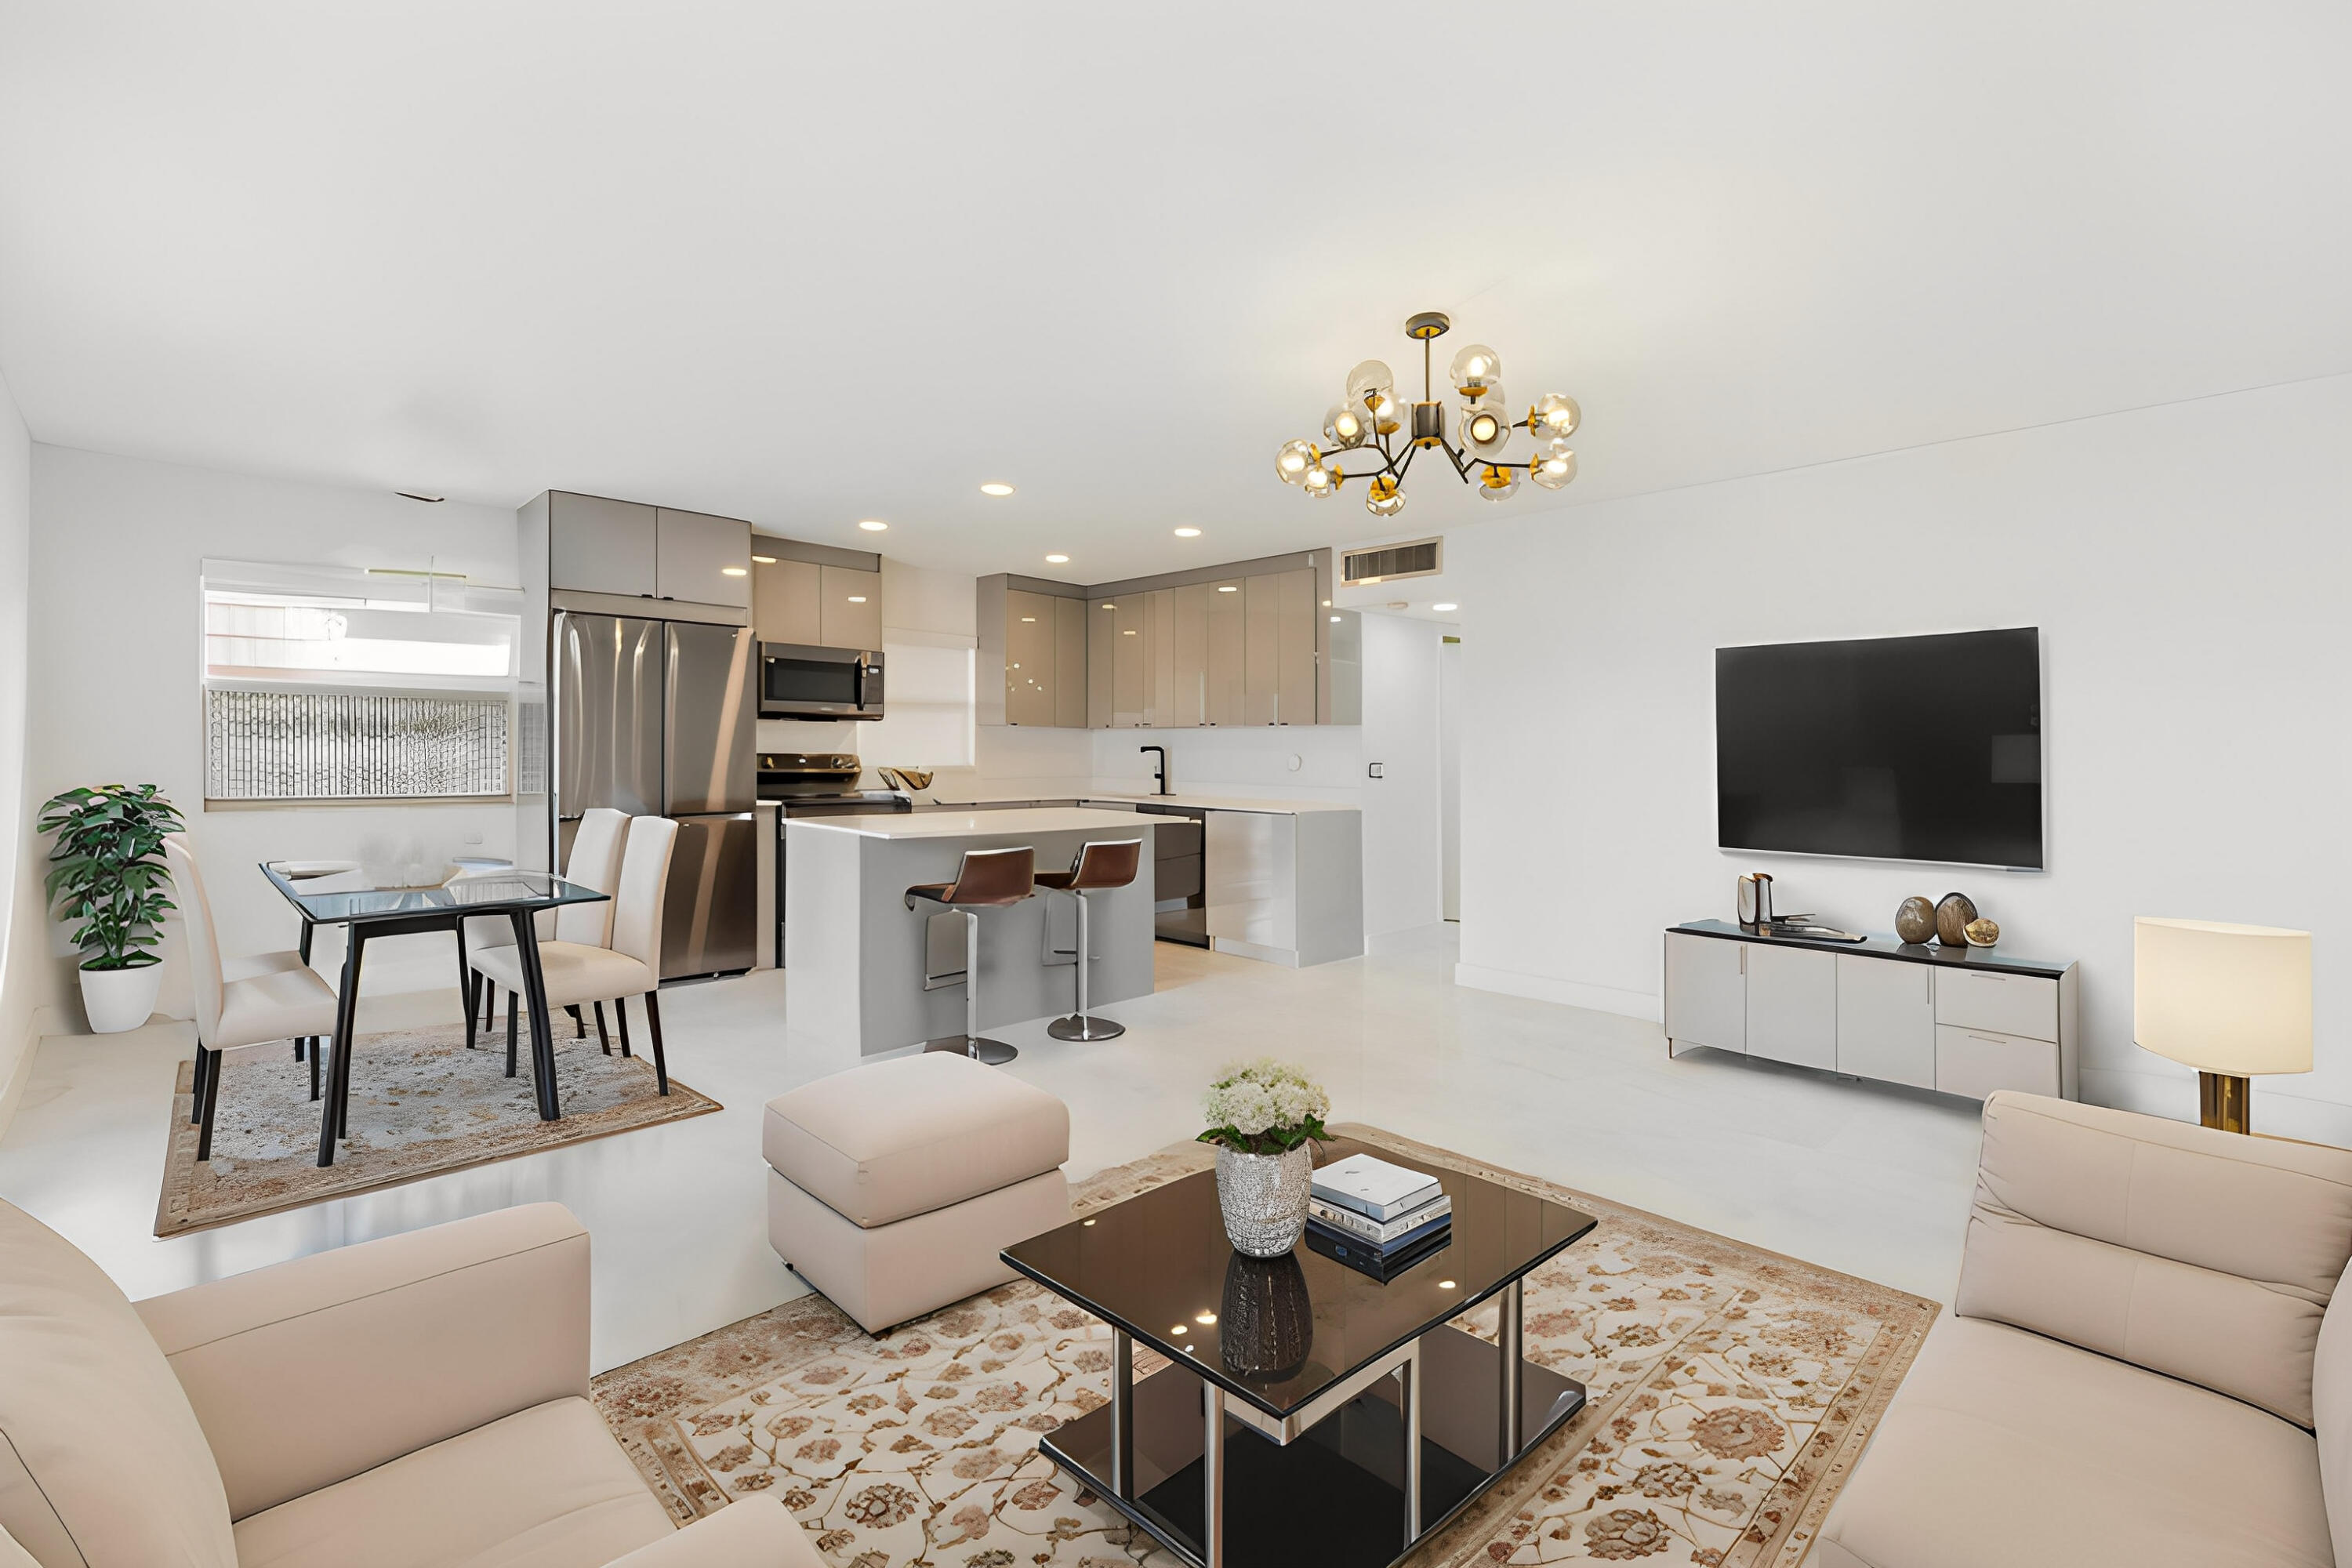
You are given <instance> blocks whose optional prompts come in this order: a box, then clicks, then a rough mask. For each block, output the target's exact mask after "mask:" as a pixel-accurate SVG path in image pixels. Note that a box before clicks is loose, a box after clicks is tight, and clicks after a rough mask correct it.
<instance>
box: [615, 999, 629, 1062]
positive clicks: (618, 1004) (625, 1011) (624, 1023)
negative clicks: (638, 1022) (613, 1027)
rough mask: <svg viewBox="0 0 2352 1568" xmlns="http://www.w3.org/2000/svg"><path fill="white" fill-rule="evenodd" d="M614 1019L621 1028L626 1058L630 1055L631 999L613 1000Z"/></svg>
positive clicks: (622, 1045)
mask: <svg viewBox="0 0 2352 1568" xmlns="http://www.w3.org/2000/svg"><path fill="white" fill-rule="evenodd" d="M613 1017H614V1021H615V1022H617V1023H618V1024H619V1025H620V1026H621V1054H622V1055H623V1056H627V1055H628V1054H629V999H628V998H627V997H626V996H615V997H614V998H613Z"/></svg>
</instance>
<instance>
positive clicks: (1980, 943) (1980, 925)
mask: <svg viewBox="0 0 2352 1568" xmlns="http://www.w3.org/2000/svg"><path fill="white" fill-rule="evenodd" d="M1960 929H1961V931H1963V932H1964V933H1965V934H1966V935H1967V937H1968V939H1969V946H1970V947H1990V946H1991V945H1992V944H1993V943H1994V942H1999V941H2000V922H1998V921H1989V920H1986V919H1985V918H1984V917H1983V916H1981V915H1979V916H1978V917H1977V918H1976V919H1975V920H1972V921H1969V923H1968V924H1967V925H1965V926H1963V927H1961V928H1960Z"/></svg>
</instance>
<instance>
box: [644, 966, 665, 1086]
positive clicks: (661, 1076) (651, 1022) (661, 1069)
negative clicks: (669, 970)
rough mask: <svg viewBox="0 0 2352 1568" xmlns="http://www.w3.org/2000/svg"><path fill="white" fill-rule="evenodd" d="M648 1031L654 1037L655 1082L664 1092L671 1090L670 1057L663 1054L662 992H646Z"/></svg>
mask: <svg viewBox="0 0 2352 1568" xmlns="http://www.w3.org/2000/svg"><path fill="white" fill-rule="evenodd" d="M646 1032H647V1033H648V1034H650V1035H652V1036H653V1037H654V1082H656V1084H659V1085H660V1086H661V1091H662V1092H663V1093H664V1094H667V1093H668V1092H669V1058H667V1057H665V1056H663V1055H662V1037H661V994H660V993H659V992H657V991H648V992H646Z"/></svg>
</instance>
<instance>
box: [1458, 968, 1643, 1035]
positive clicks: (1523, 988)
mask: <svg viewBox="0 0 2352 1568" xmlns="http://www.w3.org/2000/svg"><path fill="white" fill-rule="evenodd" d="M1454 984H1456V985H1465V986H1467V987H1469V988H1470V989H1471V990H1473V991H1499V992H1501V993H1502V994H1504V995H1506V996H1525V997H1528V998H1530V999H1531V1000H1534V1001H1537V1002H1557V1003H1559V1005H1561V1006H1563V1007H1584V1008H1589V1009H1591V1011H1593V1012H1595V1013H1614V1014H1616V1015H1617V1016H1620V1017H1623V1018H1642V1019H1646V1020H1647V1021H1648V1022H1650V1023H1653V1024H1656V1023H1661V1022H1663V1021H1664V1018H1665V1009H1664V1003H1663V1002H1662V1001H1661V1000H1660V999H1659V998H1658V997H1656V996H1654V995H1653V994H1650V993H1649V992H1646V991H1621V990H1619V989H1618V988H1617V987H1616V986H1614V985H1593V984H1588V983H1587V982H1585V981H1581V980H1559V979H1555V978H1554V977H1552V976H1551V975H1549V974H1522V973H1518V972H1517V970H1512V969H1488V968H1486V967H1485V966H1484V965H1483V964H1476V963H1457V964H1455V965H1454Z"/></svg>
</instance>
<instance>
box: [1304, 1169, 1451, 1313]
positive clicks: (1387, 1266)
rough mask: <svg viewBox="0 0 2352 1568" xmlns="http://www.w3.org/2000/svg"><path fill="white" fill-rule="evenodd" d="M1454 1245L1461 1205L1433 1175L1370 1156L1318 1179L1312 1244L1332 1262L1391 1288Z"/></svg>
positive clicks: (1310, 1209)
mask: <svg viewBox="0 0 2352 1568" xmlns="http://www.w3.org/2000/svg"><path fill="white" fill-rule="evenodd" d="M1453 1239H1454V1200H1453V1199H1452V1198H1450V1197H1448V1196H1447V1195H1446V1194H1445V1193H1444V1191H1443V1190H1441V1189H1440V1188H1439V1186H1438V1184H1437V1178H1436V1177H1434V1176H1432V1175H1429V1174H1427V1173H1423V1172H1421V1171H1408V1170H1406V1169H1405V1168H1404V1167H1403V1166H1402V1165H1391V1164H1390V1163H1388V1162H1387V1161H1385V1160H1375V1159H1373V1158H1372V1157H1371V1156H1370V1154H1350V1155H1349V1156H1348V1157H1347V1158H1346V1159H1344V1160H1340V1161H1338V1162H1336V1163H1332V1164H1328V1165H1326V1166H1324V1167H1323V1168H1322V1169H1321V1170H1319V1171H1318V1172H1316V1173H1315V1184H1314V1187H1313V1189H1312V1190H1311V1191H1310V1192H1309V1194H1308V1195H1307V1246H1308V1247H1312V1248H1313V1249H1314V1250H1316V1251H1317V1252H1319V1253H1321V1254H1323V1256H1324V1257H1326V1258H1331V1259H1333V1260H1334V1261H1336V1262H1339V1263H1344V1264H1346V1265H1347V1266H1348V1267H1349V1268H1353V1269H1357V1270H1359V1271H1360V1272H1361V1273H1365V1274H1369V1275H1370V1276H1371V1277H1372V1278H1373V1279H1378V1280H1381V1281H1382V1282H1383V1283H1385V1282H1387V1281H1388V1280H1391V1279H1395V1278H1396V1277H1397V1276H1398V1275H1400V1274H1402V1273H1403V1272H1404V1271H1405V1270H1406V1269H1408V1268H1412V1267H1413V1266H1414V1265H1415V1264H1417V1263H1420V1262H1421V1261H1423V1259H1424V1258H1428V1257H1429V1255H1430V1254H1431V1253H1433V1252H1435V1251H1437V1250H1439V1249H1440V1248H1441V1247H1444V1246H1445V1244H1446V1243H1447V1242H1449V1241H1451V1240H1453Z"/></svg>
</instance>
